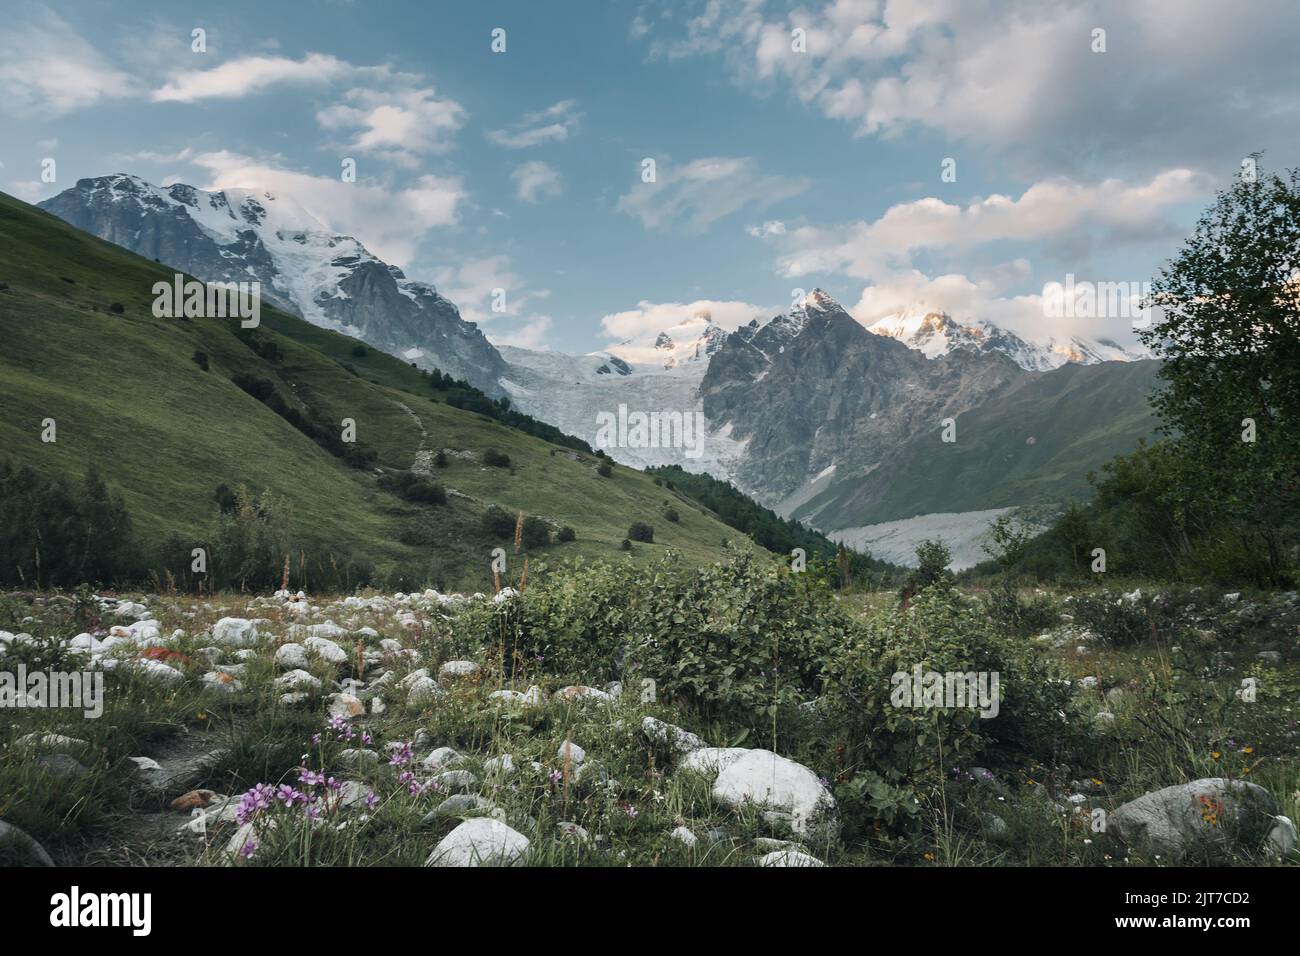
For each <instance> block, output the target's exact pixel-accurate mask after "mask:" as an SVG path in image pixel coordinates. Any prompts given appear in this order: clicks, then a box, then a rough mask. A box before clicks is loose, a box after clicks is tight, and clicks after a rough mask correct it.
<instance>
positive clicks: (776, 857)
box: [758, 850, 826, 866]
mask: <svg viewBox="0 0 1300 956" xmlns="http://www.w3.org/2000/svg"><path fill="white" fill-rule="evenodd" d="M758 865H759V866H825V865H826V864H825V863H823V862H822V861H821V860H819V859H817V858H816V857H815V856H809V855H808V854H807V853H801V852H800V851H798V850H773V851H772V852H771V853H769V854H767V856H765V857H763V859H761V860H759V861H758Z"/></svg>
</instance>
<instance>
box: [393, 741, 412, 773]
mask: <svg viewBox="0 0 1300 956" xmlns="http://www.w3.org/2000/svg"><path fill="white" fill-rule="evenodd" d="M413 756H414V755H413V754H412V752H411V743H410V741H405V742H404V743H402V745H401V746H399V747H394V748H393V755H392V756H391V757H389V758H388V762H389V763H390V764H391V765H392V766H394V767H401V766H403V765H404V764H408V763H410V762H411V758H412V757H413Z"/></svg>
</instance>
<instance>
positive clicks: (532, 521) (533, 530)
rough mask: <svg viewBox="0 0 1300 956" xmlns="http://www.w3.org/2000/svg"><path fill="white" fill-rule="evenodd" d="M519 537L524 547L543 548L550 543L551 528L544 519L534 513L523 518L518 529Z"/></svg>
mask: <svg viewBox="0 0 1300 956" xmlns="http://www.w3.org/2000/svg"><path fill="white" fill-rule="evenodd" d="M520 539H521V540H522V541H523V544H524V547H525V548H544V547H546V546H547V545H548V544H550V543H551V529H550V526H548V525H547V523H546V522H545V521H543V520H542V519H541V518H538V517H536V516H535V515H529V516H528V517H527V518H525V519H524V524H523V528H522V529H521V530H520Z"/></svg>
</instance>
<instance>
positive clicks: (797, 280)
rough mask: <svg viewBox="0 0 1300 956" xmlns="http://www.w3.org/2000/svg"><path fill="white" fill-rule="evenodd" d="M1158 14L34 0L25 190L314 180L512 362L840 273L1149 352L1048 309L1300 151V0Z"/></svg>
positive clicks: (12, 19)
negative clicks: (345, 166) (1050, 295)
mask: <svg viewBox="0 0 1300 956" xmlns="http://www.w3.org/2000/svg"><path fill="white" fill-rule="evenodd" d="M1133 6H1134V5H1132V4H1122V3H1112V2H1104V0H1097V2H1058V0H1040V2H1034V3H1018V2H1004V3H991V2H987V3H986V2H983V0H963V2H960V3H958V2H950V0H940V2H933V3H926V4H907V3H897V2H884V0H809V2H805V3H801V4H784V3H777V2H761V0H701V2H681V3H634V2H608V3H606V2H591V3H586V2H576V0H575V2H553V3H545V4H542V3H535V2H503V3H488V2H483V3H459V2H458V3H451V2H446V3H430V2H411V3H402V2H388V3H385V2H367V3H359V2H358V3H345V2H317V3H311V2H303V3H273V2H265V0H263V2H259V3H245V2H239V0H230V2H223V3H220V4H217V3H184V2H179V3H176V2H173V3H167V4H146V3H132V4H122V3H100V2H81V3H75V2H74V3H60V4H57V5H53V4H51V5H46V4H39V3H29V2H26V0H18V2H15V3H7V4H6V13H5V20H6V22H5V26H4V29H3V31H2V32H0V123H2V124H3V126H2V127H0V128H3V130H4V135H3V137H0V163H3V166H0V189H3V190H4V191H6V192H10V193H13V194H14V195H17V196H19V197H20V198H23V199H26V200H28V201H36V200H39V199H42V198H45V197H48V196H50V195H53V194H55V193H56V192H58V191H60V190H61V189H64V188H67V187H68V186H71V185H72V184H73V183H74V182H75V181H76V180H77V179H78V178H80V177H84V176H94V175H102V174H106V173H110V172H131V173H135V174H137V175H140V176H142V177H144V178H146V179H148V180H150V181H153V182H158V183H163V184H167V183H171V182H176V181H181V182H188V183H192V184H194V185H197V186H200V187H205V188H221V187H230V186H240V187H254V188H266V189H271V190H274V191H279V192H284V193H289V194H291V195H293V196H294V197H295V198H297V199H298V200H299V201H300V202H302V203H303V204H304V205H306V206H307V207H308V208H309V209H310V210H311V211H313V212H314V213H315V214H316V215H317V216H318V217H320V218H322V219H323V220H324V221H326V223H327V225H328V226H330V227H331V228H333V229H336V230H338V231H342V232H347V233H350V234H353V235H355V236H357V237H358V238H359V239H360V240H361V241H362V242H364V243H365V244H366V245H367V246H369V247H370V248H371V250H372V251H373V252H375V253H376V254H377V255H380V256H381V257H383V258H385V259H388V260H389V261H393V262H396V263H397V264H399V265H401V266H402V267H403V268H405V269H406V270H407V272H408V274H410V275H413V276H415V277H417V278H421V279H426V280H429V281H432V282H434V283H435V284H436V285H438V286H439V288H440V289H442V291H443V292H444V293H445V294H447V295H448V296H449V297H450V298H452V300H453V301H455V302H456V303H457V304H458V305H460V306H461V308H462V311H463V312H464V314H465V315H466V317H467V318H471V319H473V320H476V321H479V322H480V323H481V324H482V327H483V328H484V330H485V331H486V332H487V333H488V335H489V336H490V337H491V338H493V339H494V340H495V341H498V342H504V343H521V344H528V345H533V346H539V345H541V346H548V347H553V348H558V349H563V350H566V351H587V350H590V349H594V348H597V347H599V346H601V345H603V344H605V343H607V342H610V341H612V340H615V339H618V338H622V337H624V336H627V335H633V334H642V333H645V332H647V331H654V330H656V329H658V328H663V327H667V326H668V325H671V324H673V323H674V322H676V321H679V320H681V319H684V318H688V317H690V316H691V315H693V314H697V313H699V312H700V311H703V310H708V311H709V312H710V314H711V315H712V316H713V317H714V318H715V320H716V321H718V322H720V323H721V324H724V325H728V326H734V325H735V324H738V323H740V322H743V321H747V320H748V318H749V317H751V316H752V315H754V314H764V315H770V314H773V313H774V312H775V311H778V310H781V309H784V308H785V307H786V306H788V304H789V303H790V300H791V297H792V293H793V290H795V289H798V288H808V289H810V288H812V287H813V286H821V287H822V288H825V289H827V290H828V291H829V292H831V293H832V294H833V295H834V296H835V297H836V298H838V299H839V300H840V301H841V302H843V303H844V304H845V306H846V307H848V308H849V309H850V311H851V312H853V314H854V315H855V317H857V318H858V319H859V320H860V321H863V322H870V321H873V320H874V319H876V318H879V317H880V316H882V315H885V314H888V313H890V312H893V311H897V310H898V309H902V308H907V307H912V306H915V305H917V304H918V303H920V304H924V305H926V306H929V307H937V308H945V309H947V310H949V311H950V312H953V313H954V314H955V315H956V316H957V317H958V318H985V319H989V320H991V321H994V322H998V323H1000V324H1004V325H1008V326H1010V327H1012V328H1015V329H1017V331H1021V332H1022V333H1025V334H1028V335H1031V336H1039V337H1041V336H1044V335H1049V334H1051V335H1055V334H1062V333H1068V332H1084V333H1086V334H1092V335H1099V334H1104V335H1110V336H1113V337H1116V338H1119V339H1121V340H1124V341H1128V340H1131V336H1129V335H1127V332H1128V323H1127V322H1124V321H1120V320H1113V319H1099V320H1093V321H1089V322H1083V321H1082V320H1075V321H1073V322H1070V323H1069V324H1062V322H1061V320H1048V319H1045V318H1044V317H1043V314H1042V308H1041V303H1040V301H1039V297H1040V294H1041V291H1042V288H1043V284H1044V283H1045V282H1048V281H1054V280H1057V281H1059V280H1061V279H1063V277H1064V276H1065V274H1066V273H1073V274H1074V275H1075V276H1077V277H1079V278H1081V279H1093V280H1098V281H1141V280H1143V279H1147V278H1149V277H1150V275H1151V273H1152V270H1153V269H1154V268H1155V267H1156V266H1157V265H1158V263H1159V262H1160V261H1161V260H1162V259H1163V258H1165V257H1167V256H1168V255H1170V254H1171V253H1172V252H1173V251H1174V250H1175V249H1176V248H1177V246H1178V243H1179V241H1180V239H1181V236H1182V235H1183V234H1185V232H1186V231H1187V230H1188V229H1189V228H1190V226H1191V225H1192V224H1193V223H1194V221H1195V218H1196V216H1197V214H1198V213H1199V212H1200V210H1201V209H1202V208H1203V207H1204V206H1205V205H1206V203H1207V202H1208V201H1209V199H1210V198H1212V195H1213V191H1214V189H1215V188H1216V187H1217V186H1221V185H1223V184H1224V183H1226V182H1227V181H1228V180H1229V179H1230V177H1231V176H1233V175H1234V174H1235V173H1236V172H1237V169H1238V168H1239V164H1240V162H1241V160H1242V158H1243V157H1245V156H1246V155H1247V154H1250V153H1252V152H1255V151H1256V150H1263V151H1264V158H1263V162H1264V164H1265V166H1266V167H1269V166H1273V167H1280V166H1293V165H1296V163H1297V151H1298V147H1300V132H1298V130H1300V123H1298V122H1297V120H1298V119H1300V116H1297V112H1300V103H1298V102H1297V100H1296V97H1295V92H1296V90H1298V89H1300V69H1298V67H1297V62H1298V60H1300V58H1297V57H1296V56H1295V54H1294V51H1295V49H1296V48H1297V46H1298V45H1300V14H1298V13H1297V12H1295V10H1294V8H1293V6H1292V5H1289V4H1286V3H1281V2H1277V3H1274V2H1271V0H1257V2H1255V3H1252V4H1251V5H1250V16H1245V15H1243V14H1242V13H1241V12H1240V8H1238V7H1236V6H1234V5H1230V4H1226V3H1209V2H1199V0H1179V2H1173V0H1151V2H1149V3H1144V4H1141V5H1138V9H1136V10H1132V9H1130V8H1131V7H1133ZM195 28H202V29H203V30H205V31H206V52H194V51H193V50H192V49H191V46H192V31H193V30H194V29H195ZM496 28H502V29H504V30H505V31H506V33H505V43H506V50H505V52H504V53H494V52H492V50H491V42H492V36H491V34H492V31H493V30H494V29H496ZM1097 29H1103V30H1105V37H1104V41H1105V42H1104V50H1098V49H1097V36H1096V34H1095V31H1096V30H1097ZM795 30H802V31H803V34H802V36H803V49H802V50H797V49H795V47H796V46H797V45H798V44H797V43H796V41H795V33H794V31H795ZM47 157H48V158H54V159H55V160H56V162H57V179H56V181H55V182H54V183H46V182H42V181H41V178H40V172H41V162H42V160H43V159H45V158H47ZM344 157H352V158H354V159H355V160H356V161H357V164H358V167H357V168H358V180H357V182H356V183H354V184H344V183H342V182H341V181H340V176H339V172H340V163H341V160H342V159H343V158H344ZM646 158H651V159H654V160H655V163H656V182H655V183H653V184H646V183H643V182H642V181H641V164H642V162H643V160H644V159H646ZM945 159H953V160H955V163H956V166H955V168H956V178H955V181H952V182H949V181H945V180H944V179H943V178H942V176H941V172H942V164H943V161H944V160H945ZM493 288H504V289H505V290H506V292H507V299H506V301H507V305H508V310H507V312H506V313H505V314H494V313H492V312H491V311H490V310H489V307H488V306H489V296H490V291H491V289H493ZM1053 323H1055V324H1053Z"/></svg>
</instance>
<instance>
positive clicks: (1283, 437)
mask: <svg viewBox="0 0 1300 956" xmlns="http://www.w3.org/2000/svg"><path fill="white" fill-rule="evenodd" d="M1150 301H1151V303H1152V304H1154V305H1155V306H1157V307H1158V311H1159V313H1160V314H1159V317H1158V320H1157V321H1156V322H1154V323H1153V324H1152V325H1151V326H1150V327H1149V328H1147V329H1145V330H1143V331H1142V332H1141V337H1142V340H1143V342H1144V343H1145V344H1146V345H1147V346H1148V347H1150V348H1151V349H1152V350H1153V352H1154V353H1155V354H1156V355H1157V356H1158V357H1160V358H1161V359H1163V360H1164V362H1163V365H1162V367H1161V377H1162V378H1163V379H1164V382H1165V387H1164V388H1163V389H1162V390H1161V391H1160V393H1159V394H1157V395H1156V396H1155V399H1154V404H1155V408H1156V410H1157V411H1158V412H1159V414H1160V415H1161V417H1162V418H1163V420H1164V432H1165V433H1166V434H1167V435H1168V436H1169V437H1170V438H1171V439H1172V440H1173V442H1174V446H1173V447H1174V449H1175V450H1176V452H1177V453H1178V456H1179V457H1180V458H1181V459H1182V461H1184V462H1186V463H1187V464H1188V465H1189V466H1192V467H1193V469H1194V472H1195V481H1194V482H1193V484H1192V485H1191V486H1190V487H1191V489H1192V490H1193V491H1194V492H1195V496H1196V497H1197V498H1198V499H1199V501H1198V503H1200V504H1201V505H1203V506H1204V505H1208V504H1212V505H1213V507H1214V508H1215V509H1216V510H1217V511H1218V513H1219V514H1220V515H1221V516H1223V517H1230V518H1235V519H1239V520H1244V521H1246V522H1248V523H1249V525H1250V526H1251V527H1252V528H1253V529H1254V534H1255V535H1256V536H1257V538H1258V540H1259V541H1260V543H1261V545H1262V547H1263V549H1264V550H1265V551H1266V552H1267V554H1268V558H1269V560H1270V562H1271V564H1272V565H1273V566H1274V567H1276V565H1277V563H1278V559H1279V554H1278V552H1279V537H1278V534H1277V532H1276V529H1278V528H1279V527H1280V526H1282V525H1284V524H1285V523H1287V522H1293V521H1294V520H1295V519H1296V517H1297V516H1298V515H1300V443H1298V442H1297V441H1296V435H1297V434H1298V433H1300V170H1291V171H1290V172H1289V173H1287V174H1286V175H1277V174H1270V175H1261V176H1258V177H1246V176H1242V177H1240V178H1239V179H1238V180H1237V181H1236V182H1235V183H1234V184H1233V186H1232V188H1230V189H1227V190H1224V191H1222V192H1220V193H1219V195H1218V198H1217V200H1216V202H1215V203H1214V205H1213V206H1212V207H1211V208H1210V209H1209V211H1208V212H1206V214H1205V215H1204V216H1203V217H1202V218H1201V220H1200V222H1199V223H1198V224H1197V227H1196V231H1195V232H1194V233H1193V234H1192V235H1191V236H1190V237H1189V238H1188V239H1187V241H1186V243H1185V244H1184V246H1183V248H1182V250H1181V251H1180V252H1179V254H1178V255H1177V256H1176V257H1175V258H1174V259H1173V260H1172V261H1171V262H1169V263H1168V264H1166V266H1165V267H1164V268H1163V269H1162V270H1161V272H1160V274H1159V275H1158V276H1157V278H1156V279H1155V280H1154V281H1153V283H1152V295H1151V300H1150ZM1252 430H1253V434H1252V433H1251V432H1252ZM1251 439H1253V440H1251Z"/></svg>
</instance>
